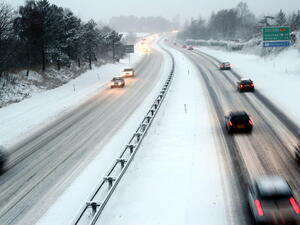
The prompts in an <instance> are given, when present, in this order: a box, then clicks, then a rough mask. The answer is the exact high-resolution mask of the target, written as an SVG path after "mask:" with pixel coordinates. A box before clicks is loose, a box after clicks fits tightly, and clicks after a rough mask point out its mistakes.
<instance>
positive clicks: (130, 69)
mask: <svg viewBox="0 0 300 225" xmlns="http://www.w3.org/2000/svg"><path fill="white" fill-rule="evenodd" d="M132 70H133V69H132V68H126V69H124V71H132Z"/></svg>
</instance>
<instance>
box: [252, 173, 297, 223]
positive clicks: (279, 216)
mask: <svg viewBox="0 0 300 225" xmlns="http://www.w3.org/2000/svg"><path fill="white" fill-rule="evenodd" d="M248 203H249V207H250V211H251V213H252V215H253V218H254V220H255V222H256V224H297V222H298V221H299V213H300V208H299V206H298V204H297V202H296V200H295V198H294V195H293V192H292V190H291V187H290V186H289V184H288V183H287V181H286V180H285V179H284V178H282V177H279V176H263V177H259V178H257V179H256V180H255V181H254V182H253V184H251V185H250V186H249V192H248Z"/></svg>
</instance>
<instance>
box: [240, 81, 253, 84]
mask: <svg viewBox="0 0 300 225" xmlns="http://www.w3.org/2000/svg"><path fill="white" fill-rule="evenodd" d="M241 84H252V80H242V81H241Z"/></svg>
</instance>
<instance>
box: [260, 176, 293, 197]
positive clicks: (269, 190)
mask: <svg viewBox="0 0 300 225" xmlns="http://www.w3.org/2000/svg"><path fill="white" fill-rule="evenodd" d="M255 182H256V184H257V189H258V191H259V193H260V195H264V196H272V195H278V194H292V191H291V188H290V186H289V185H288V183H287V181H286V180H285V179H284V178H282V177H280V176H263V177H260V178H257V179H256V180H255Z"/></svg>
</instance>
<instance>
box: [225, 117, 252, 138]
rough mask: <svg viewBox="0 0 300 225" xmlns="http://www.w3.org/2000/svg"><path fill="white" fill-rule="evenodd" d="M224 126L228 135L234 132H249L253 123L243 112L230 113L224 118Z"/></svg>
mask: <svg viewBox="0 0 300 225" xmlns="http://www.w3.org/2000/svg"><path fill="white" fill-rule="evenodd" d="M225 120H226V122H225V126H226V129H227V131H228V133H230V134H231V133H234V132H238V131H241V132H243V131H244V132H249V133H250V132H251V131H252V127H253V122H252V120H251V119H250V117H249V115H248V114H247V113H246V112H244V111H235V112H230V113H229V115H228V116H225Z"/></svg>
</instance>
